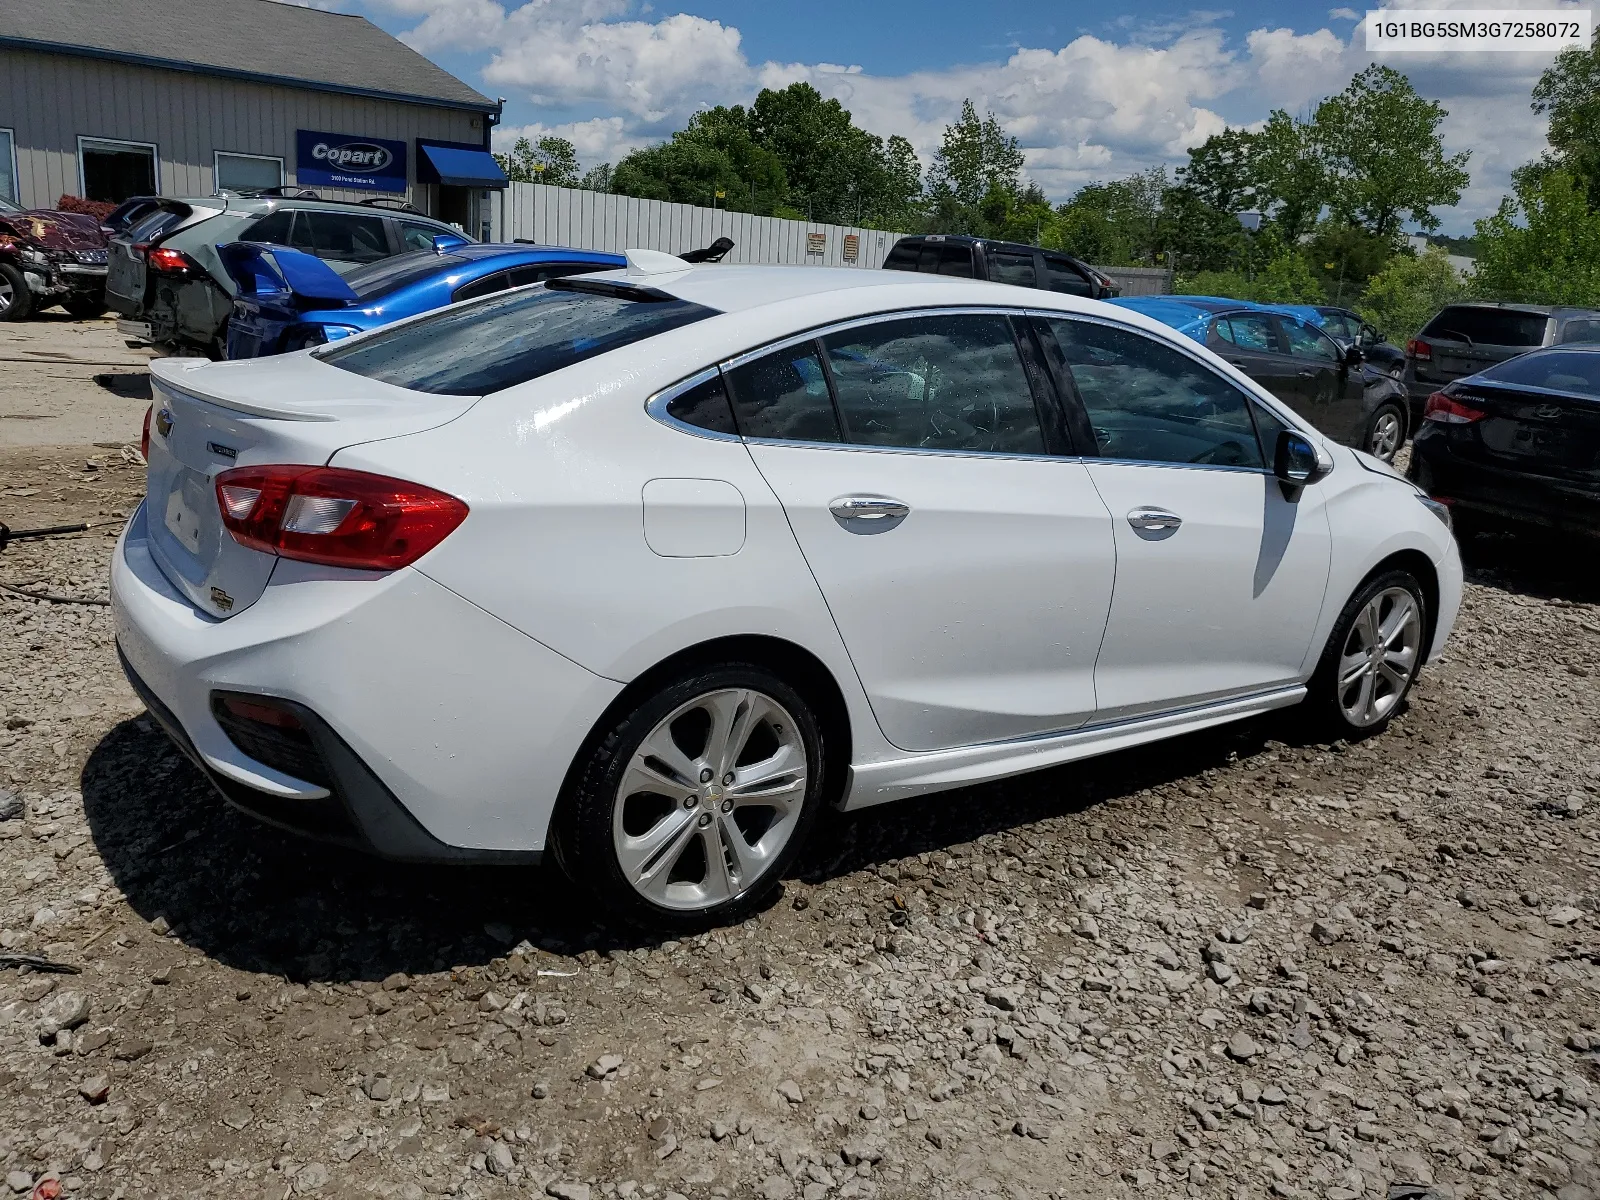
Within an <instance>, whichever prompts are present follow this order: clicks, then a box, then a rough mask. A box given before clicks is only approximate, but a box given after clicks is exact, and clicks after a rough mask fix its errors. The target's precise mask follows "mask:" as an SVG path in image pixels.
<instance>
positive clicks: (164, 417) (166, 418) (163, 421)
mask: <svg viewBox="0 0 1600 1200" xmlns="http://www.w3.org/2000/svg"><path fill="white" fill-rule="evenodd" d="M156 432H157V433H159V434H160V435H161V436H162V437H166V436H167V435H168V434H169V433H171V432H172V410H171V409H170V408H163V409H162V410H161V411H160V412H158V413H157V414H156Z"/></svg>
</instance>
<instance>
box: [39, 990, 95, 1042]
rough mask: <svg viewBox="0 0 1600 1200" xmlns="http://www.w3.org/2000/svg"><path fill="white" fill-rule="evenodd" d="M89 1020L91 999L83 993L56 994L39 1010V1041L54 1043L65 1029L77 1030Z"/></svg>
mask: <svg viewBox="0 0 1600 1200" xmlns="http://www.w3.org/2000/svg"><path fill="white" fill-rule="evenodd" d="M88 1019H89V997H88V996H86V995H85V994H84V993H83V992H78V991H65V992H56V993H55V994H54V995H52V996H51V997H50V998H49V999H47V1000H46V1001H45V1002H44V1004H43V1005H41V1006H40V1008H39V1040H40V1041H41V1042H48V1041H53V1040H54V1039H55V1036H56V1034H57V1033H59V1032H60V1031H61V1030H63V1029H76V1028H77V1027H78V1026H79V1025H82V1024H83V1023H84V1022H85V1021H87V1020H88Z"/></svg>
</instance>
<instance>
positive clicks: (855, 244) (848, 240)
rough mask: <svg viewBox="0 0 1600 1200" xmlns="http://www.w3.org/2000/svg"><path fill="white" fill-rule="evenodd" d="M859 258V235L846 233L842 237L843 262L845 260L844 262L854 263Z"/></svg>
mask: <svg viewBox="0 0 1600 1200" xmlns="http://www.w3.org/2000/svg"><path fill="white" fill-rule="evenodd" d="M860 258H861V235H860V234H859V233H847V234H845V235H844V260H845V262H856V261H857V260H859V259H860Z"/></svg>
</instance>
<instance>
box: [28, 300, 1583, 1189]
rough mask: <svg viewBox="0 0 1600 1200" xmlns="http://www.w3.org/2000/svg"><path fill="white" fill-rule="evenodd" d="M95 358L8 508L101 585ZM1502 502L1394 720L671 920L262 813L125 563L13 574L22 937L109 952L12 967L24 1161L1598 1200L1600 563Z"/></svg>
mask: <svg viewBox="0 0 1600 1200" xmlns="http://www.w3.org/2000/svg"><path fill="white" fill-rule="evenodd" d="M20 329H21V330H22V331H24V332H25V333H32V334H37V332H38V327H33V326H22V327H20ZM18 336H20V335H19V334H18V332H17V328H16V327H13V328H8V329H3V330H0V361H3V360H4V358H5V356H6V355H7V354H10V353H11V351H10V350H8V349H7V347H13V348H14V345H15V339H16V338H17V337H18ZM63 336H65V335H64V334H63ZM74 336H78V335H76V334H74ZM97 336H99V337H100V338H101V339H102V340H103V341H105V342H106V346H107V348H108V351H112V350H114V351H120V349H121V347H120V343H117V342H115V340H114V338H112V337H111V336H110V335H109V334H108V333H106V332H104V331H102V332H100V333H99V334H98V335H97ZM13 357H14V355H13ZM16 378H17V377H16V376H15V375H12V376H8V377H7V378H6V380H4V381H0V385H3V387H4V388H7V389H10V388H14V387H17V386H25V385H23V384H19V383H16V382H14V381H15V380H16ZM80 387H81V388H82V389H87V390H85V391H83V392H82V394H80V395H78V396H77V397H76V399H75V400H74V401H73V403H75V404H78V405H80V406H83V408H84V411H90V410H93V412H94V413H95V414H97V415H95V416H94V419H93V421H92V422H90V425H89V426H86V428H88V427H92V428H93V429H95V430H96V431H98V432H97V433H96V435H95V436H94V437H92V438H90V439H87V441H88V443H92V442H95V441H101V442H107V443H108V445H107V446H104V447H96V446H94V445H92V444H67V445H39V444H27V445H24V444H19V443H20V442H21V440H22V439H15V438H14V439H12V440H10V441H9V442H0V519H3V520H5V521H7V522H8V523H10V524H11V525H13V526H18V527H20V526H24V525H29V524H44V523H48V522H55V521H65V520H72V519H87V520H91V521H96V522H107V523H108V524H106V525H104V526H100V527H96V528H95V529H93V530H91V531H90V532H89V533H87V534H83V535H77V536H73V537H67V538H60V539H56V540H53V541H49V542H29V543H18V544H14V545H13V546H12V547H11V548H10V549H8V550H7V551H5V553H4V556H3V557H0V582H3V583H5V584H7V585H10V586H12V587H22V588H24V589H25V590H33V591H40V592H49V593H52V594H55V595H58V596H68V597H76V598H80V599H88V600H94V599H103V598H104V596H105V592H106V571H107V563H108V560H109V557H110V553H111V549H112V545H113V536H114V533H115V531H116V528H117V527H118V526H119V525H120V523H121V520H122V518H123V517H125V516H126V514H127V513H129V512H131V511H132V507H133V506H134V505H135V504H136V503H137V499H138V496H139V493H140V489H141V487H142V483H143V474H142V468H141V467H140V466H139V465H138V464H137V462H136V461H128V458H127V457H125V456H124V455H123V453H122V452H121V451H120V450H119V449H117V448H115V447H116V445H117V444H118V441H117V439H118V438H121V439H122V440H125V441H136V440H137V436H138V420H139V417H140V416H141V415H142V413H143V404H142V402H138V401H131V400H126V399H121V398H118V397H115V396H111V395H110V394H109V393H104V394H100V395H96V393H99V392H101V389H98V388H94V385H93V384H92V383H89V382H87V380H84V381H82V382H81V384H80ZM13 400H15V397H11V398H8V397H6V396H4V395H0V403H10V402H12V401H13ZM97 405H98V406H100V408H96V406H97ZM101 409H103V410H104V411H103V412H102V411H101ZM6 411H8V410H6V409H4V408H0V413H4V412H6ZM130 413H131V416H130V415H129V414H130ZM14 424H24V423H23V422H17V423H13V422H6V421H0V439H4V438H6V437H7V436H8V434H9V433H10V431H11V430H12V428H13V425H14ZM26 424H32V423H31V422H29V423H26ZM106 430H110V431H111V433H112V436H100V433H103V432H105V431H106ZM135 457H136V456H135ZM91 462H93V463H94V464H95V465H93V466H91V465H90V463H91ZM1469 549H1470V556H1471V561H1472V569H1471V584H1470V587H1469V589H1468V593H1467V597H1466V601H1465V605H1464V608H1463V611H1462V615H1461V621H1460V624H1459V626H1458V628H1457V632H1456V636H1455V638H1454V640H1453V642H1452V643H1451V645H1450V648H1449V652H1448V654H1447V656H1446V658H1445V660H1444V661H1443V662H1442V663H1438V664H1435V665H1434V666H1433V667H1431V668H1430V669H1429V670H1428V671H1427V672H1425V674H1424V676H1423V678H1422V682H1421V684H1420V685H1419V687H1418V688H1417V690H1416V692H1415V693H1414V698H1413V700H1412V703H1411V705H1410V708H1409V710H1408V711H1407V712H1405V713H1404V714H1403V715H1402V717H1401V718H1400V719H1399V720H1397V721H1396V722H1395V724H1394V725H1393V727H1392V728H1391V729H1390V731H1389V732H1388V733H1387V734H1386V735H1385V736H1383V737H1381V738H1378V739H1375V740H1371V741H1368V742H1365V743H1362V744H1358V745H1344V744H1336V745H1331V746H1329V745H1319V744H1309V743H1305V742H1303V741H1301V740H1299V739H1298V736H1297V734H1296V732H1295V728H1294V725H1293V723H1292V721H1288V720H1281V719H1279V720H1272V721H1260V722H1252V723H1249V724H1243V725H1238V726H1234V727H1231V728H1228V729H1224V730H1222V731H1220V732H1212V733H1207V734H1203V735H1199V736H1196V737H1193V738H1189V739H1186V740H1183V741H1180V742H1176V743H1169V744H1167V745H1165V746H1163V747H1162V748H1161V749H1160V750H1159V751H1156V752H1150V751H1142V752H1133V753H1128V754H1122V755H1117V756H1114V757H1110V758H1105V759H1101V760H1098V761H1096V762H1093V763H1089V764H1082V765H1078V766H1074V767H1071V768H1066V769H1062V770H1056V771H1051V772H1047V773H1043V774H1038V775H1034V776H1029V777H1025V778H1021V779H1017V780H1012V781H1008V782H1005V783H1001V784H997V785H994V786H990V787H984V788H978V789H972V790H967V791H962V792H954V793H949V794H946V795H942V796H937V797H933V798H930V799H927V800H925V801H920V802H916V801H913V802H907V803H904V804H901V805H899V806H895V807H889V808H884V809H877V810H873V811H870V812H867V813H864V814H860V815H857V816H843V817H834V818H832V819H831V820H829V821H828V822H827V823H826V824H824V825H823V826H822V827H820V828H819V830H818V837H817V839H816V842H815V844H814V848H813V850H812V852H811V854H810V856H809V857H808V858H807V859H806V860H805V861H804V863H803V864H802V867H801V870H800V871H799V873H798V874H797V875H796V876H795V877H794V878H792V879H790V880H788V881H787V882H786V885H785V888H784V891H783V894H782V895H781V897H780V898H779V899H778V900H777V901H776V902H775V903H774V904H773V905H772V907H771V908H769V909H768V910H767V911H765V912H764V913H762V914H761V915H760V916H759V917H756V918H754V919H752V920H750V921H748V922H746V923H745V924H744V925H742V926H739V927H735V928H730V929H725V930H721V931H718V932H715V933H712V934H709V935H706V936H702V937H695V938H690V939H687V940H683V941H665V942H663V941H660V940H657V939H652V938H649V937H645V936H641V935H639V934H637V933H634V932H631V931H629V930H627V929H623V928H616V927H608V926H605V925H602V924H599V923H597V922H596V921H595V920H594V919H593V917H592V915H591V914H590V913H588V912H586V911H584V910H583V909H582V908H581V907H580V906H578V905H575V904H573V903H572V901H571V897H570V893H569V891H568V889H567V888H565V887H564V886H563V884H562V882H561V880H560V879H559V878H558V877H557V876H556V875H555V874H554V873H553V872H543V871H523V870H515V871H513V870H500V871H494V870H473V871H457V870H421V869H417V868H412V867H396V866H391V865H386V864H382V863H375V862H368V861H360V860H352V859H351V858H349V857H345V856H340V855H334V854H330V853H327V852H325V851H322V850H319V849H317V848H315V847H308V846H305V845H302V844H300V843H298V842H295V841H293V840H291V839H288V838H283V837H279V836H278V835H276V834H273V833H270V832H267V831H263V830H262V829H260V828H258V827H256V826H254V825H252V824H250V823H249V822H248V821H247V820H245V819H244V818H242V817H239V816H237V815H235V814H234V813H232V812H231V811H230V810H228V809H227V808H225V807H224V806H223V805H222V803H221V802H220V800H218V798H217V797H216V796H215V795H213V794H212V793H211V792H210V791H209V789H208V788H207V787H206V786H205V785H204V784H203V783H202V782H201V780H200V778H199V776H198V775H197V774H196V772H195V771H194V770H193V769H192V768H191V767H190V766H189V765H188V763H187V762H186V761H185V760H184V759H182V758H181V757H180V756H179V755H178V754H177V753H176V752H175V751H174V750H173V748H172V747H171V746H170V745H169V744H168V742H167V741H166V739H165V738H164V737H163V735H162V734H161V733H160V732H159V731H158V730H156V729H155V728H154V726H153V725H152V724H151V722H150V721H149V719H148V718H146V717H144V716H142V715H141V711H142V710H141V708H140V705H139V703H138V701H137V700H136V699H135V698H134V696H133V695H132V693H131V692H130V691H129V689H128V688H127V686H126V685H125V684H124V683H123V681H122V680H121V677H120V675H119V674H118V671H117V667H116V660H115V653H114V648H113V643H112V636H111V628H110V620H109V614H108V612H107V610H106V608H105V607H103V606H97V605H93V604H69V603H50V602H45V601H40V600H32V599H25V598H23V597H20V596H18V595H17V594H16V593H15V592H11V591H0V813H4V814H5V819H3V820H0V950H3V951H4V952H6V953H10V954H30V955H43V956H45V957H46V958H48V959H51V960H55V961H58V962H61V963H65V964H71V965H74V966H76V967H79V968H81V973H79V974H53V973H40V972H34V971H23V970H17V969H0V1159H3V1163H0V1173H6V1178H5V1182H6V1184H7V1185H8V1186H9V1188H10V1189H11V1190H12V1191H13V1192H15V1193H18V1194H27V1193H29V1192H30V1190H32V1189H34V1188H35V1185H36V1183H37V1182H38V1180H39V1179H40V1178H41V1177H43V1176H47V1175H50V1176H59V1178H60V1180H61V1185H60V1186H61V1187H62V1188H63V1189H64V1190H63V1192H62V1194H66V1195H76V1196H94V1197H152V1198H154V1197H161V1198H166V1197H180V1196H205V1197H208V1198H214V1197H217V1196H227V1197H230V1198H231V1197H244V1198H247V1200H268V1198H270V1200H284V1198H285V1197H291V1196H298V1195H320V1196H325V1197H330V1196H339V1197H345V1196H365V1195H373V1196H380V1197H407V1198H411V1197H422V1196H429V1195H444V1194H449V1195H459V1196H474V1197H479V1196H481V1197H511V1196H540V1195H548V1196H554V1197H564V1198H566V1200H578V1198H590V1200H593V1198H597V1197H602V1196H604V1197H610V1196H621V1197H632V1196H640V1197H656V1198H661V1200H666V1198H668V1197H673V1196H681V1197H689V1198H691V1200H699V1198H702V1197H711V1196H727V1197H767V1198H773V1200H778V1198H784V1197H796V1198H800V1197H803V1198H805V1200H823V1198H826V1197H840V1198H845V1197H853V1196H878V1197H885V1198H891V1197H893V1198H898V1197H907V1198H910V1197H930V1196H938V1197H965V1196H989V1195H994V1196H1007V1197H1011V1196H1014V1197H1028V1198H1032V1200H1039V1198H1044V1197H1079V1196H1082V1197H1102V1196H1118V1195H1127V1196H1133V1195H1141V1196H1143V1195H1152V1196H1177V1195H1191V1196H1208V1197H1210V1196H1214V1197H1260V1196H1278V1197H1302V1196H1303V1197H1315V1198H1319V1200H1320V1198H1326V1200H1356V1198H1357V1197H1389V1198H1390V1200H1404V1198H1413V1200H1415V1198H1420V1197H1424V1196H1437V1197H1453V1198H1458V1200H1459V1198H1463V1197H1469V1196H1471V1197H1495V1196H1500V1197H1547V1196H1555V1197H1558V1198H1559V1200H1594V1198H1595V1197H1600V750H1597V748H1596V746H1597V742H1600V687H1597V679H1600V570H1597V569H1596V566H1595V558H1596V556H1595V555H1594V554H1593V553H1592V552H1590V553H1589V554H1588V555H1587V557H1583V556H1580V555H1579V554H1578V553H1577V552H1576V551H1575V550H1574V549H1573V548H1572V547H1571V546H1570V545H1562V546H1556V547H1552V546H1547V545H1545V544H1543V543H1540V542H1538V541H1536V540H1531V539H1525V538H1524V539H1511V538H1502V539H1479V541H1478V542H1477V543H1475V544H1474V545H1473V546H1471V547H1470V548H1469ZM1401 1185H1415V1187H1414V1188H1411V1189H1409V1190H1408V1189H1407V1188H1406V1187H1402V1186H1401ZM35 1194H36V1195H39V1196H46V1195H51V1194H55V1193H54V1191H53V1190H52V1189H51V1188H48V1187H47V1188H39V1189H37V1191H36V1192H35Z"/></svg>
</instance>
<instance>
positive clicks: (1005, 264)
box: [989, 250, 1037, 288]
mask: <svg viewBox="0 0 1600 1200" xmlns="http://www.w3.org/2000/svg"><path fill="white" fill-rule="evenodd" d="M989 278H991V279H993V280H994V281H995V282H996V283H1009V284H1012V285H1014V286H1016V287H1025V288H1031V287H1033V286H1034V284H1035V283H1036V282H1037V277H1036V276H1035V275H1034V273H1033V255H1031V254H1012V253H1009V252H1007V251H1004V250H991V251H989Z"/></svg>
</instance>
